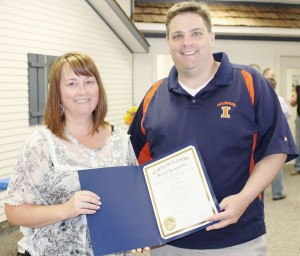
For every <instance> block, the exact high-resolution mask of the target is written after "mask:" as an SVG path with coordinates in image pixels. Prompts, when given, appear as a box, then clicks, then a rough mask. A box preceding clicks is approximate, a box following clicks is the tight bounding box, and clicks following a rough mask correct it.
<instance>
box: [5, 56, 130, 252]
mask: <svg viewBox="0 0 300 256" xmlns="http://www.w3.org/2000/svg"><path fill="white" fill-rule="evenodd" d="M49 79H50V87H49V94H48V99H47V104H46V107H45V116H44V121H45V126H46V127H45V128H41V129H39V130H37V131H36V132H34V133H33V134H32V135H31V136H30V137H29V138H28V139H27V140H26V142H25V145H24V146H23V149H22V151H21V152H20V154H19V156H18V159H17V162H16V165H15V168H14V170H13V173H12V177H11V181H10V184H9V187H8V191H7V196H6V199H5V213H6V216H7V219H8V221H9V222H10V223H12V224H14V225H19V226H21V227H20V229H21V231H22V232H23V234H24V237H23V238H22V240H21V241H20V243H19V245H21V247H22V249H23V251H24V254H21V255H32V256H35V255H37V256H40V255H51V256H53V255H64V256H65V255H93V251H92V246H91V243H90V239H89V233H88V228H87V221H86V216H85V214H94V213H95V212H96V211H97V210H99V209H100V205H101V202H100V197H99V196H98V195H96V194H94V193H93V192H91V191H80V184H79V179H78V173H77V170H80V169H84V168H96V167H97V168H98V167H110V166H122V165H124V166H125V165H136V158H135V155H134V152H133V149H132V146H131V143H130V141H129V138H128V135H127V134H126V133H125V132H123V131H121V130H120V129H118V128H117V127H113V126H112V125H110V124H109V123H108V122H106V121H105V116H106V112H107V100H106V94H105V90H104V87H103V84H102V82H101V79H100V75H99V72H98V70H97V67H96V65H95V63H94V61H93V60H92V59H91V58H90V57H89V56H87V55H85V54H81V53H76V52H74V53H72V52H71V53H67V54H65V55H63V56H61V57H59V58H58V59H57V60H56V61H55V62H54V63H53V65H52V68H51V72H50V77H49ZM25 251H26V252H25ZM122 255H123V254H122Z"/></svg>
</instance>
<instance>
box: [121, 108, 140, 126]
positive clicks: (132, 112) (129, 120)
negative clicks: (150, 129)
mask: <svg viewBox="0 0 300 256" xmlns="http://www.w3.org/2000/svg"><path fill="white" fill-rule="evenodd" d="M137 109H138V107H137V106H132V107H131V108H130V109H128V110H127V112H126V115H125V116H124V117H123V119H124V121H125V124H128V125H130V124H131V123H132V120H133V118H134V116H135V113H136V111H137Z"/></svg>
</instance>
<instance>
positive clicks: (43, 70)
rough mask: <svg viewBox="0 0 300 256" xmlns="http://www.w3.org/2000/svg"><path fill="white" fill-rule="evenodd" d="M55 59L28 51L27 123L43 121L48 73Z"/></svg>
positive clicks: (40, 122)
mask: <svg viewBox="0 0 300 256" xmlns="http://www.w3.org/2000/svg"><path fill="white" fill-rule="evenodd" d="M55 59H56V57H55V56H48V55H43V54H35V53H28V75H29V125H37V124H42V122H43V114H44V108H45V103H46V99H47V93H48V75H49V70H50V67H51V65H52V63H53V62H54V60H55Z"/></svg>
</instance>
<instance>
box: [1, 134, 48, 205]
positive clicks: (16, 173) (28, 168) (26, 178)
mask: <svg viewBox="0 0 300 256" xmlns="http://www.w3.org/2000/svg"><path fill="white" fill-rule="evenodd" d="M47 171H49V153H48V148H47V143H46V140H45V138H44V137H43V136H42V135H41V133H39V132H38V131H37V132H34V133H33V134H32V135H31V136H30V137H29V138H28V139H27V140H26V142H25V144H24V146H23V148H22V149H21V151H20V153H19V155H18V157H17V161H16V163H15V166H14V169H13V172H12V176H11V180H10V183H9V186H8V189H7V194H6V197H5V200H4V202H5V203H8V204H10V205H14V206H17V205H19V204H23V203H28V204H43V203H44V201H43V198H42V197H41V195H40V194H39V192H38V186H39V184H40V183H41V182H42V179H43V173H45V172H47Z"/></svg>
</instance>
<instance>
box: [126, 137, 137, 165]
mask: <svg viewBox="0 0 300 256" xmlns="http://www.w3.org/2000/svg"><path fill="white" fill-rule="evenodd" d="M128 165H129V166H132V165H133V166H136V165H138V161H137V159H136V156H135V153H134V150H133V147H132V144H131V141H130V139H129V138H128Z"/></svg>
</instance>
